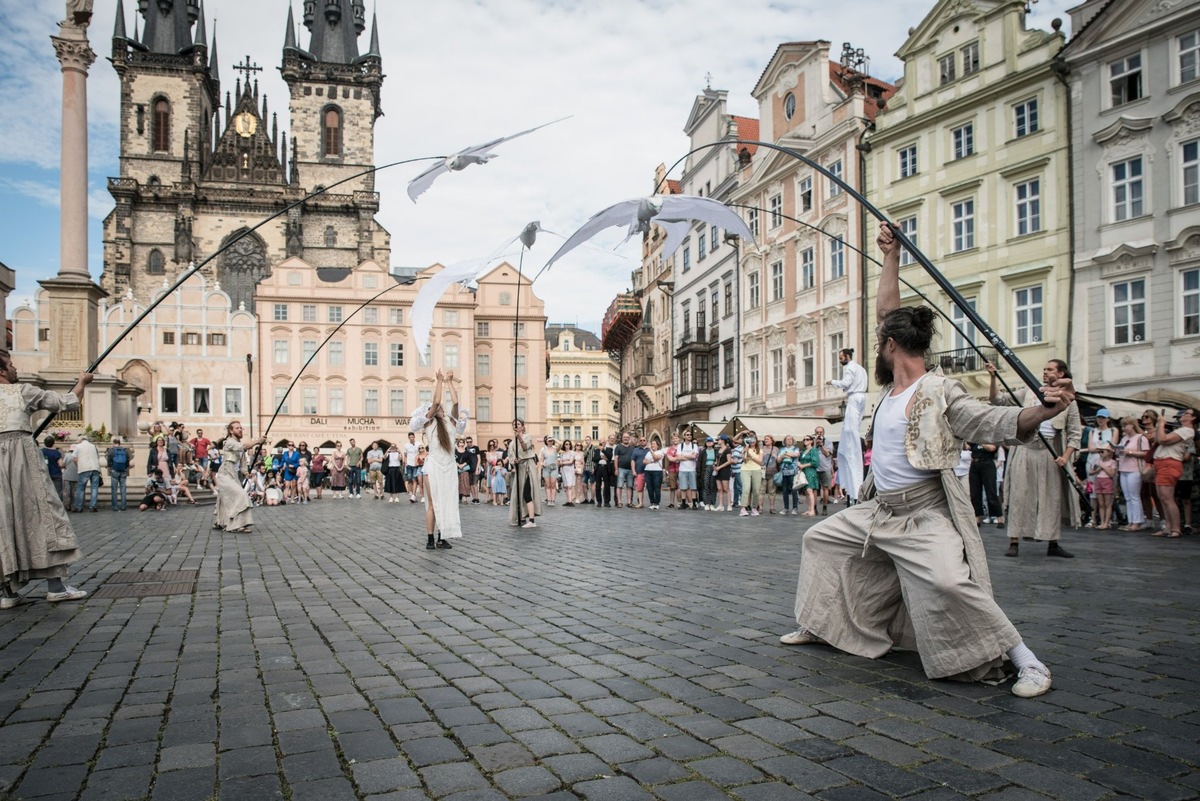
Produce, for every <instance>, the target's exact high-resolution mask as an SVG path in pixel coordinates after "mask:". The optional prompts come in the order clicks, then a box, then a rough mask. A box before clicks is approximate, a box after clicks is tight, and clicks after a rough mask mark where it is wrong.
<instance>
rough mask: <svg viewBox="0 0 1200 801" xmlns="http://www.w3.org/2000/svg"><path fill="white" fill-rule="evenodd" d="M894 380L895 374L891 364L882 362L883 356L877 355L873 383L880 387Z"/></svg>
mask: <svg viewBox="0 0 1200 801" xmlns="http://www.w3.org/2000/svg"><path fill="white" fill-rule="evenodd" d="M895 380H896V376H895V374H894V373H893V372H892V366H891V365H890V364H886V363H885V362H884V357H883V356H879V357H878V358H877V359H875V383H877V384H879V386H881V387H886V386H887V385H889V384H891V383H892V382H894V381H895Z"/></svg>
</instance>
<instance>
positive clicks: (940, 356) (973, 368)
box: [927, 348, 999, 375]
mask: <svg viewBox="0 0 1200 801" xmlns="http://www.w3.org/2000/svg"><path fill="white" fill-rule="evenodd" d="M980 350H981V351H982V352H983V356H984V357H983V358H980V356H979V354H978V353H976V352H975V349H974V348H959V349H958V350H943V351H939V352H937V353H931V354H930V355H929V361H928V362H927V365H928V367H930V368H933V367H940V368H942V372H943V373H944V374H946V375H961V374H963V373H974V372H978V371H980V370H982V369H984V364H985V363H986V362H991V363H992V364H998V360H999V356H998V355H997V353H996V351H995V350H993V349H992V348H980Z"/></svg>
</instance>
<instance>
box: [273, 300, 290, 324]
mask: <svg viewBox="0 0 1200 801" xmlns="http://www.w3.org/2000/svg"><path fill="white" fill-rule="evenodd" d="M287 318H288V307H287V304H286V303H276V304H275V314H274V317H273V318H272V319H274V320H275V321H277V322H287Z"/></svg>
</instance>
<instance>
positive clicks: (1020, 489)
mask: <svg viewBox="0 0 1200 801" xmlns="http://www.w3.org/2000/svg"><path fill="white" fill-rule="evenodd" d="M987 369H988V372H989V373H991V374H992V384H991V389H990V392H989V398H990V400H991V402H992V403H993V404H994V405H996V406H1015V405H1016V404H1015V402H1014V401H1013V399H1012V397H1011V396H1010V395H1008V394H1007V393H1001V392H1000V390H999V387H997V381H996V367H995V365H992V364H988V365H987ZM1070 377H1071V371H1070V369H1069V368H1068V367H1067V363H1066V362H1064V361H1062V360H1061V359H1051V360H1050V361H1048V362H1046V366H1045V367H1043V368H1042V383H1043V384H1045V385H1046V386H1051V385H1053V384H1054V382H1055V381H1058V380H1060V379H1063V378H1068V379H1069V378H1070ZM1017 397H1018V398H1020V401H1021V405H1022V406H1024V407H1026V408H1029V407H1031V406H1040V405H1041V401H1039V400H1038V398H1037V395H1034V394H1033V393H1032V392H1030V391H1029V390H1028V389H1021V390H1019V391H1018V392H1017ZM1038 428H1039V430H1040V431H1041V433H1042V436H1043V437H1045V438H1046V440H1047V441H1048V442H1049V443H1050V444H1051V445H1052V446H1053V447H1054V453H1051V452H1050V451H1049V450H1048V449H1047V448H1046V446H1045V445H1044V444H1042V443H1041V442H1039V441H1037V440H1034V441H1033V442H1032V443H1030V444H1029V445H1027V446H1024V447H1020V448H1014V449H1012V451H1011V452H1010V453H1009V457H1008V469H1007V470H1005V474H1004V499H1005V504H1006V505H1007V506H1008V509H1006V510H1005V514H1004V519H1005V522H1007V523H1008V551H1007V552H1006V553H1005V554H1004V555H1005V556H1016V555H1017V545H1018V543H1019V542H1020V541H1021V537H1025V538H1026V539H1034V540H1045V541H1046V542H1048V543H1049V545H1047V546H1046V556H1060V557H1063V558H1066V559H1072V558H1074V554H1072V553H1069V552H1067V551H1066V550H1065V549H1063V547H1062V546H1061V545H1059V539H1060V538H1061V536H1062V527H1063V525H1064V524H1065V525H1070V526H1072V527H1075V528H1078V527H1079V523H1080V517H1081V515H1080V512H1079V504H1078V503H1077V502H1076V500H1075V497H1074V492H1075V491H1074V490H1073V489H1071V486H1070V485H1069V484H1068V482H1069V481H1071V477H1070V475H1069V473H1068V472H1067V471H1066V470H1063V469H1062V468H1063V467H1064V466H1068V465H1070V464H1071V462H1072V460H1073V459H1074V458H1075V452H1076V451H1078V450H1079V443H1080V439H1081V438H1082V436H1083V426H1082V424H1081V422H1080V417H1079V406H1078V405H1077V404H1075V403H1072V404H1070V405H1069V406H1067V408H1066V409H1064V410H1063V411H1062V412H1061V413H1060V414H1058V415H1056V416H1055V417H1054V419H1052V420H1046V421H1044V422H1043V423H1042V424H1041V425H1040V426H1039V427H1038ZM1055 454H1057V456H1055Z"/></svg>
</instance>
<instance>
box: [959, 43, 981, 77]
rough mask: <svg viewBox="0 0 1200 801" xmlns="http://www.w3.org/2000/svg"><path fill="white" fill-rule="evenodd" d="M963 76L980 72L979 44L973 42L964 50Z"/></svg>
mask: <svg viewBox="0 0 1200 801" xmlns="http://www.w3.org/2000/svg"><path fill="white" fill-rule="evenodd" d="M961 52H962V74H963V75H964V76H967V75H970V74H971V73H973V72H979V42H971V43H970V44H969V45H967V46H965V47H964V48H962V51H961Z"/></svg>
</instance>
